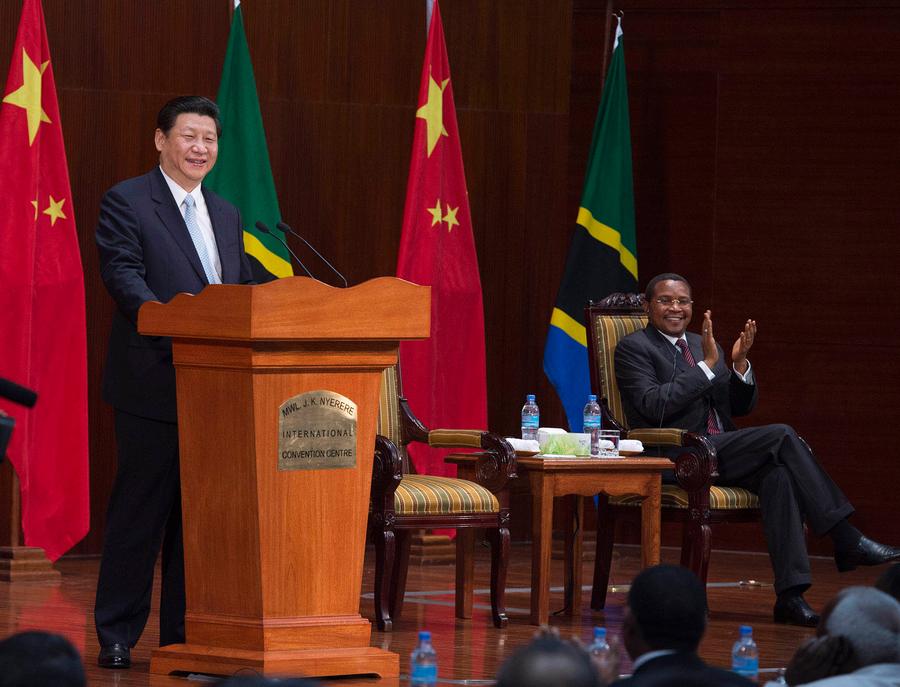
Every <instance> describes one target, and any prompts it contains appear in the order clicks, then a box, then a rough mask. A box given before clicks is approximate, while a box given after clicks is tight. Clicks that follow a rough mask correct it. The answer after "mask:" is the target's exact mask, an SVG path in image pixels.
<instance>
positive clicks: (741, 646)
mask: <svg viewBox="0 0 900 687" xmlns="http://www.w3.org/2000/svg"><path fill="white" fill-rule="evenodd" d="M731 670H732V671H733V672H735V673H737V674H738V675H741V676H743V677H745V678H747V679H748V680H752V681H753V682H756V681H757V680H758V679H759V649H757V648H756V642H754V641H753V628H752V627H750V626H749V625H741V637H740V639H738V640H737V641H736V642H735V643H734V646H733V647H732V648H731Z"/></svg>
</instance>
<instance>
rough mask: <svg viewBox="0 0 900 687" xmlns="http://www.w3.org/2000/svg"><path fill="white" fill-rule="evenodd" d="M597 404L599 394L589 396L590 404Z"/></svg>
mask: <svg viewBox="0 0 900 687" xmlns="http://www.w3.org/2000/svg"><path fill="white" fill-rule="evenodd" d="M596 402H597V394H589V395H588V403H596Z"/></svg>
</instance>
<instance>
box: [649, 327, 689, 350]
mask: <svg viewBox="0 0 900 687" xmlns="http://www.w3.org/2000/svg"><path fill="white" fill-rule="evenodd" d="M654 329H656V327H654ZM656 331H657V332H659V335H660V336H663V337H665V339H666V341H668V342H669V343H670V344H672V345H673V346H677V345H678V342H679V341H681V340H684V341H687V335H686V334H682V335H681V336H669V335H668V334H666V333H664V332H660V331H659V330H658V329H656Z"/></svg>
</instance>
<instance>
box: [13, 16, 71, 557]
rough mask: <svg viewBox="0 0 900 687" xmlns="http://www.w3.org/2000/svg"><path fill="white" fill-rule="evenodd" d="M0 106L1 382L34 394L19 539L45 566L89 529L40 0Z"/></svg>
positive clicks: (66, 234)
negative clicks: (39, 551) (39, 553)
mask: <svg viewBox="0 0 900 687" xmlns="http://www.w3.org/2000/svg"><path fill="white" fill-rule="evenodd" d="M2 98H3V100H2V103H0V208H3V212H2V214H0V313H2V317H3V320H2V327H3V329H2V333H0V376H2V377H6V378H7V379H10V380H12V381H13V382H17V383H18V384H22V385H25V386H28V387H31V388H32V389H34V390H35V391H37V393H38V401H37V405H35V407H34V408H33V409H31V410H26V409H25V408H22V407H20V406H14V405H12V404H11V403H8V402H6V401H4V400H2V399H0V407H2V409H3V410H4V411H6V413H8V414H9V415H10V416H12V417H14V418H15V420H16V428H15V431H14V432H13V437H12V441H11V443H10V446H9V450H8V454H9V458H10V460H11V461H12V463H13V466H14V467H15V469H16V472H17V473H18V475H19V483H20V485H21V493H22V529H23V531H24V533H25V543H26V544H27V545H29V546H39V547H41V548H43V549H44V550H45V551H46V553H47V556H48V557H49V558H50V560H56V559H57V558H58V557H59V556H61V555H62V554H63V553H65V552H66V551H67V550H68V549H70V548H71V547H72V546H73V545H74V544H75V543H77V542H78V541H79V540H80V539H81V538H82V537H83V536H84V535H85V533H86V532H87V530H88V521H89V504H88V439H87V349H86V343H85V314H84V313H85V310H84V309H85V305H84V280H83V276H82V267H81V255H80V253H79V250H78V237H77V235H76V232H75V219H74V217H75V213H74V211H73V208H72V192H71V190H70V188H69V174H68V171H67V168H66V152H65V149H64V147H63V135H62V128H61V127H60V120H59V107H58V106H57V102H56V85H55V83H54V79H53V66H52V63H51V60H50V49H49V46H48V45H47V31H46V29H45V27H44V13H43V10H42V8H41V3H40V0H25V2H24V4H23V7H22V18H21V20H20V22H19V32H18V34H17V37H16V43H15V47H14V48H13V55H12V64H11V66H10V69H9V77H8V78H7V81H6V88H5V89H4V90H3V92H2Z"/></svg>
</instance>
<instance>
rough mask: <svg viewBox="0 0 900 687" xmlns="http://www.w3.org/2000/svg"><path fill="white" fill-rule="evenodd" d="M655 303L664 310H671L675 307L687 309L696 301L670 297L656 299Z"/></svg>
mask: <svg viewBox="0 0 900 687" xmlns="http://www.w3.org/2000/svg"><path fill="white" fill-rule="evenodd" d="M653 302H654V303H659V304H660V305H661V306H662V307H664V308H669V307H671V306H673V305H679V306H681V307H682V308H686V307H688V306H689V305H691V304H692V303H693V302H694V301H693V300H691V299H690V298H669V297H668V296H662V297H660V298H654V299H653Z"/></svg>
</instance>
